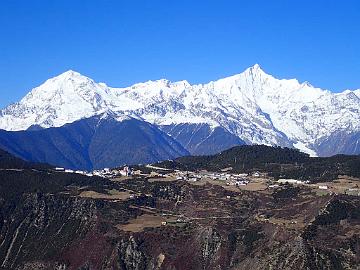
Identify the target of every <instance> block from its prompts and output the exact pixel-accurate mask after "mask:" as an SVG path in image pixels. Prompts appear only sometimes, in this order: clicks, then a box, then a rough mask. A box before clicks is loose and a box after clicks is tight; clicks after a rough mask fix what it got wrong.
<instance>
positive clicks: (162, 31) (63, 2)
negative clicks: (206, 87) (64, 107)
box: [0, 0, 360, 107]
mask: <svg viewBox="0 0 360 270" xmlns="http://www.w3.org/2000/svg"><path fill="white" fill-rule="evenodd" d="M359 14H360V1H357V0H353V1H350V0H337V1H335V0H333V1H330V0H316V1H314V0H311V1H310V0H291V1H290V0H288V1H285V0H271V1H268V0H251V1H250V0H247V1H241V0H223V1H222V0H221V1H220V0H216V1H212V0H196V1H195V0H181V1H170V0H161V1H160V0H152V1H145V0H144V1H137V0H128V1H122V0H118V1H106V0H102V1H100V0H98V1H91V0H86V1H85V0H71V1H68V0H43V1H40V0H32V1H29V0H23V1H19V0H1V1H0V91H1V99H0V107H4V106H5V105H7V104H9V103H10V102H14V101H17V100H19V99H20V98H21V97H22V96H24V95H25V94H26V93H27V92H28V91H29V90H30V89H31V88H33V87H35V86H38V85H39V84H41V83H42V82H43V81H45V80H46V79H48V78H50V77H53V76H55V75H58V74H60V73H62V72H64V71H66V70H68V69H73V70H76V71H79V72H80V73H82V74H84V75H87V76H89V77H91V78H93V79H94V80H96V81H100V82H106V83H107V84H108V85H111V86H119V87H120V86H128V85H131V84H133V83H135V82H140V81H146V80H150V79H160V78H167V79H170V80H173V81H175V80H182V79H187V80H188V81H189V82H191V83H203V82H208V81H210V80H214V79H217V78H221V77H224V76H228V75H232V74H235V73H239V72H241V71H243V70H244V69H245V68H247V67H249V66H251V65H253V64H255V63H259V64H260V65H261V66H262V67H263V69H264V70H265V71H266V72H268V73H270V74H272V75H274V76H276V77H279V78H294V77H296V78H298V79H299V80H300V81H309V82H310V83H312V84H313V85H315V86H318V87H321V88H326V89H330V90H333V91H340V90H344V89H348V88H350V89H355V88H360V20H359V16H360V15H359Z"/></svg>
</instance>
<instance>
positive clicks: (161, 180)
mask: <svg viewBox="0 0 360 270" xmlns="http://www.w3.org/2000/svg"><path fill="white" fill-rule="evenodd" d="M148 181H149V182H150V183H154V182H172V181H176V177H159V178H148Z"/></svg>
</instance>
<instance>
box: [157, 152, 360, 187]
mask: <svg viewBox="0 0 360 270" xmlns="http://www.w3.org/2000/svg"><path fill="white" fill-rule="evenodd" d="M157 166H160V167H165V168H169V169H180V170H191V171H195V170H209V171H220V170H222V169H226V168H229V169H230V171H232V172H239V173H249V172H255V171H261V172H266V173H268V174H269V175H270V176H273V177H275V178H295V179H302V180H311V181H320V180H331V179H335V178H336V177H338V176H339V175H349V176H354V177H360V156H346V155H336V156H333V157H310V156H309V155H308V154H305V153H302V152H300V151H298V150H296V149H290V148H282V147H271V146H265V145H253V146H249V145H244V146H237V147H233V148H231V149H229V150H226V151H223V152H221V153H218V154H215V155H211V156H187V157H180V158H177V159H175V160H173V161H164V162H161V163H159V164H157Z"/></svg>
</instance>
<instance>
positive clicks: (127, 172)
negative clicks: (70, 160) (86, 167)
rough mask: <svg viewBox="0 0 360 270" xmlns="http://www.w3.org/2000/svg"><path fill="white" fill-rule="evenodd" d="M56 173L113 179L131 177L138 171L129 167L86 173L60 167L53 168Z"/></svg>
mask: <svg viewBox="0 0 360 270" xmlns="http://www.w3.org/2000/svg"><path fill="white" fill-rule="evenodd" d="M55 170H56V171H58V172H64V173H77V174H82V175H86V176H100V177H104V178H113V177H119V176H131V175H134V174H137V173H139V172H138V171H133V170H132V169H131V168H130V167H129V166H124V167H123V168H122V169H110V168H104V169H101V170H94V171H92V172H87V171H81V170H71V169H65V168H61V167H57V168H55Z"/></svg>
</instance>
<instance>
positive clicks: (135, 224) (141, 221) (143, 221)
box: [116, 214, 175, 232]
mask: <svg viewBox="0 0 360 270" xmlns="http://www.w3.org/2000/svg"><path fill="white" fill-rule="evenodd" d="M165 221H166V222H169V221H175V218H165V217H162V216H157V215H150V214H144V215H141V216H138V217H136V218H135V219H131V220H129V223H128V224H119V225H117V226H116V227H117V228H118V229H120V230H123V231H127V232H141V231H143V230H144V229H145V228H155V227H160V226H162V224H161V222H165Z"/></svg>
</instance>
